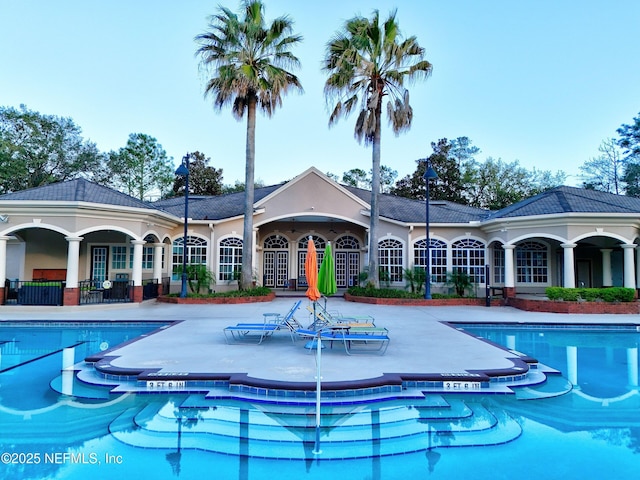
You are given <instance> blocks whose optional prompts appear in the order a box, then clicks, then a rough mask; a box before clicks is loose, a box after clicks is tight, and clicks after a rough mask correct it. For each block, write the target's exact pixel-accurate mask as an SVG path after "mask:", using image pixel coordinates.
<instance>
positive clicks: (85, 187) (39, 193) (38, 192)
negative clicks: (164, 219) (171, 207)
mask: <svg viewBox="0 0 640 480" xmlns="http://www.w3.org/2000/svg"><path fill="white" fill-rule="evenodd" d="M4 200H22V201H51V202H54V201H55V202H88V203H101V204H105V205H118V206H121V207H132V208H146V209H155V207H154V206H153V205H152V204H149V203H147V202H143V201H142V200H138V199H137V198H133V197H131V196H129V195H127V194H125V193H122V192H119V191H117V190H114V189H112V188H109V187H104V186H102V185H98V184H97V183H93V182H90V181H89V180H85V179H84V178H76V179H74V180H68V181H66V182H58V183H50V184H48V185H43V186H41V187H34V188H29V189H27V190H21V191H19V192H12V193H6V194H4V195H0V201H4Z"/></svg>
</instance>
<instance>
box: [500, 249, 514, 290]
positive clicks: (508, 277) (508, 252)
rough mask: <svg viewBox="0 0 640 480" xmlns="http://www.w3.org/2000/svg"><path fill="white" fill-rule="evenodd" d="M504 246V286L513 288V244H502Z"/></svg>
mask: <svg viewBox="0 0 640 480" xmlns="http://www.w3.org/2000/svg"><path fill="white" fill-rule="evenodd" d="M502 248H504V286H505V287H506V288H514V287H515V286H516V275H515V269H514V267H513V251H514V250H515V248H516V246H515V245H502Z"/></svg>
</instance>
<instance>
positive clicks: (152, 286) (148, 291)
mask: <svg viewBox="0 0 640 480" xmlns="http://www.w3.org/2000/svg"><path fill="white" fill-rule="evenodd" d="M146 282H147V283H145V284H144V285H143V286H142V299H143V300H149V299H151V298H158V284H159V283H158V281H157V280H146Z"/></svg>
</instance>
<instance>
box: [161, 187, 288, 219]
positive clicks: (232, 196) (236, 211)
mask: <svg viewBox="0 0 640 480" xmlns="http://www.w3.org/2000/svg"><path fill="white" fill-rule="evenodd" d="M282 185H284V184H279V185H271V186H269V187H259V188H256V189H255V190H254V202H257V201H260V200H262V199H263V198H264V197H266V196H267V195H269V194H270V193H272V192H273V191H275V190H277V189H278V188H280V187H281V186H282ZM153 205H155V206H156V207H157V208H159V209H161V210H164V211H165V212H168V213H171V214H172V215H175V216H177V217H184V197H174V198H168V199H166V200H158V201H157V202H154V203H153ZM240 215H244V192H234V193H227V194H224V195H215V196H198V195H190V196H189V218H192V219H194V220H222V219H225V218H231V217H237V216H240Z"/></svg>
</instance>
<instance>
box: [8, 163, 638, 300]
mask: <svg viewBox="0 0 640 480" xmlns="http://www.w3.org/2000/svg"><path fill="white" fill-rule="evenodd" d="M184 201H185V200H184V197H177V198H171V199H167V200H160V201H157V202H153V203H148V202H143V201H140V200H137V199H135V198H132V197H130V196H128V195H125V194H123V193H120V192H117V191H115V190H112V189H109V188H106V187H102V186H99V185H97V184H94V183H91V182H89V181H87V180H83V179H75V180H71V181H67V182H61V183H55V184H50V185H46V186H43V187H38V188H33V189H30V190H25V191H20V192H14V193H9V194H6V195H2V196H0V292H1V294H0V301H1V302H0V303H2V304H11V303H18V304H31V305H33V304H51V305H60V304H63V305H78V304H84V303H100V302H112V301H132V302H141V301H142V300H143V299H146V298H154V297H156V296H157V295H158V294H160V293H168V292H178V291H179V290H180V283H181V282H180V268H181V265H182V259H183V253H184V252H185V251H186V254H187V262H188V263H189V264H203V265H206V266H207V267H208V268H209V270H211V271H212V272H213V273H214V275H215V279H216V282H215V284H213V285H212V286H211V288H212V289H214V290H216V291H224V290H227V289H235V288H237V278H238V273H239V269H240V266H241V264H242V254H243V250H244V249H245V248H251V249H252V251H253V275H254V278H255V280H256V283H257V284H261V285H264V286H266V287H270V288H272V289H275V290H276V291H278V290H295V289H302V288H305V285H304V264H305V258H306V249H307V240H308V238H309V236H311V237H312V238H313V239H314V242H315V245H316V248H317V251H318V254H319V255H318V256H319V261H321V258H322V253H323V251H324V247H325V246H326V244H327V243H328V242H331V246H332V250H333V255H334V257H335V265H336V280H337V284H338V288H339V289H346V288H348V287H350V286H352V285H355V284H357V283H358V280H359V277H360V276H361V273H362V272H363V270H365V267H366V266H367V264H368V252H369V248H371V247H370V238H369V221H370V192H369V191H367V190H362V189H358V188H353V187H348V186H344V185H340V184H338V183H336V182H335V181H333V180H332V179H330V178H329V177H327V176H326V175H324V174H323V173H321V172H320V171H318V170H317V169H316V168H309V169H308V170H306V171H305V172H303V173H301V174H300V175H298V176H297V177H295V178H294V179H292V180H290V181H288V182H286V183H282V184H279V185H273V186H269V187H261V188H256V190H255V203H254V210H253V212H254V213H253V215H254V218H253V223H254V230H253V237H252V238H253V240H252V243H251V245H249V246H245V245H243V240H242V229H243V214H244V212H243V210H244V207H243V201H244V193H242V192H240V193H232V194H226V195H220V196H190V198H189V208H188V210H189V219H188V231H187V236H186V239H185V238H184V211H185V205H184ZM379 205H380V212H379V213H380V223H379V236H378V239H377V242H376V244H375V248H378V253H379V264H380V269H381V272H383V273H382V275H381V277H382V278H383V279H384V282H385V283H388V285H389V286H391V287H397V288H405V285H406V281H405V278H404V272H405V269H408V268H411V267H413V266H418V267H419V266H424V265H425V264H426V251H427V248H426V247H427V244H426V238H427V230H426V222H425V202H424V201H416V200H411V199H406V198H402V197H397V196H393V195H387V194H382V195H380V201H379ZM429 210H430V222H429V238H430V246H429V247H430V248H429V251H430V252H431V262H430V264H431V279H432V291H433V292H448V291H449V290H450V289H451V287H450V286H448V285H447V284H446V278H447V273H448V272H451V271H453V270H464V271H466V272H467V273H468V274H469V276H470V277H471V279H472V281H473V282H474V285H475V289H476V294H477V296H484V292H485V287H486V286H487V285H490V286H494V287H502V288H503V289H504V292H505V294H506V296H507V297H515V296H516V295H518V294H539V295H544V291H545V288H546V287H549V286H564V287H576V286H578V287H580V286H584V287H606V286H624V287H629V288H636V286H637V278H640V261H639V258H640V255H639V254H638V252H636V250H637V247H638V245H639V244H640V199H638V198H632V197H626V196H619V195H613V194H609V193H604V192H597V191H591V190H585V189H581V188H574V187H557V188H553V189H551V190H548V191H546V192H544V193H542V194H539V195H536V196H534V197H531V198H529V199H526V200H523V201H521V202H518V203H516V204H514V205H511V206H509V207H506V208H504V209H502V210H499V211H488V210H484V209H478V208H473V207H469V206H465V205H459V204H455V203H452V202H448V201H431V202H430V204H429ZM43 292H48V293H46V295H44V296H45V297H47V298H46V299H43V298H42V294H43Z"/></svg>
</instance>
